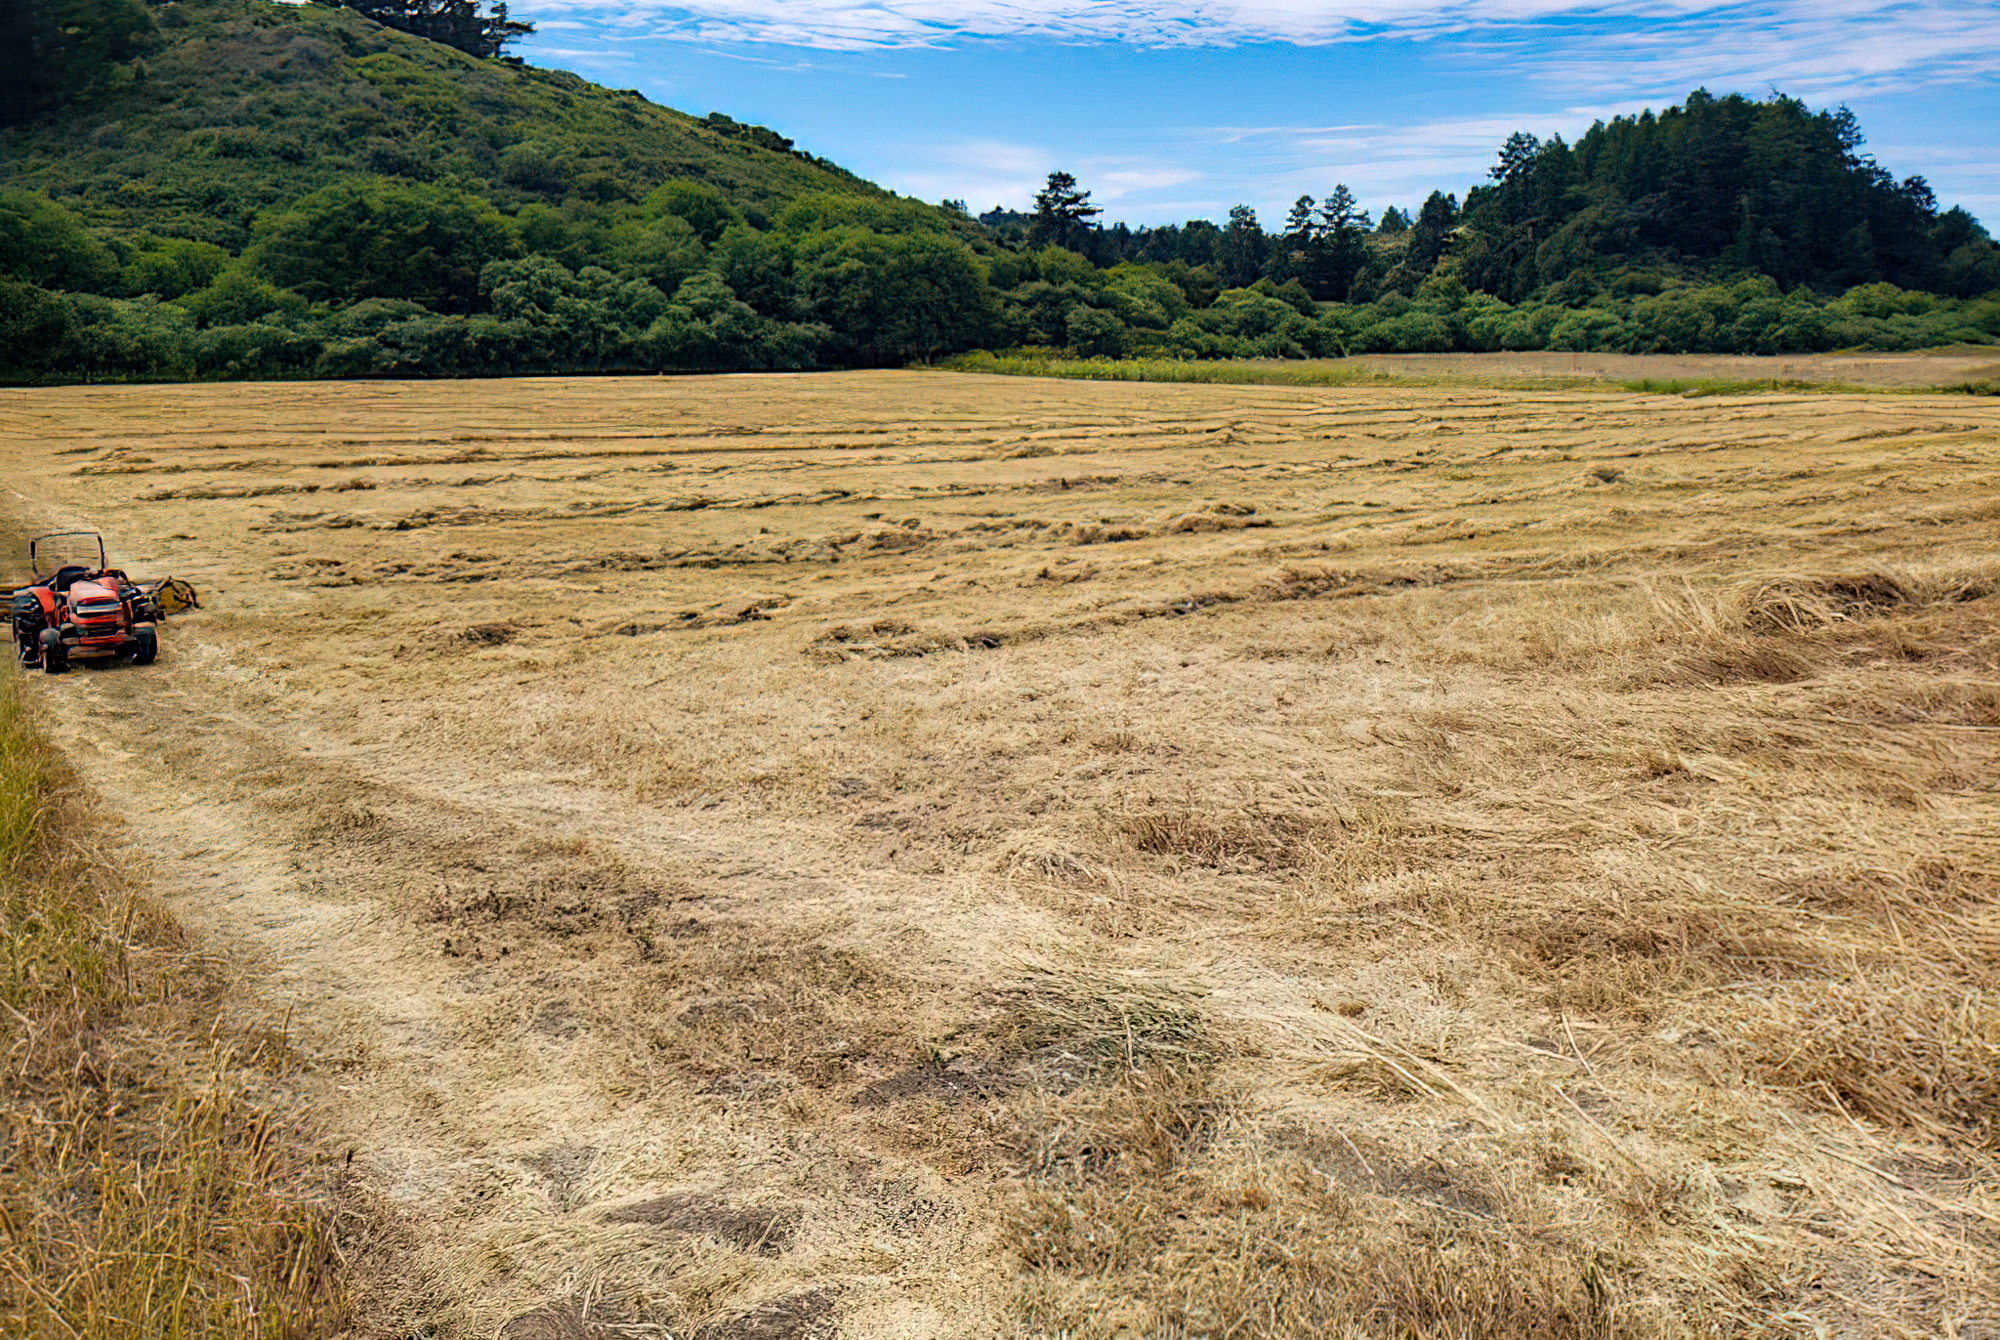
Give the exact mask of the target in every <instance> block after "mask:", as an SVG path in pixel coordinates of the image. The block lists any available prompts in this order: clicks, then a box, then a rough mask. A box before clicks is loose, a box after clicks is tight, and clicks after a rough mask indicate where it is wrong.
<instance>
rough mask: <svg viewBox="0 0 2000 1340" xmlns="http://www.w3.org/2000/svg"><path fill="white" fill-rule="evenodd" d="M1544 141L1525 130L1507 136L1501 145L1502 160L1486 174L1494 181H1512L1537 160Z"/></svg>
mask: <svg viewBox="0 0 2000 1340" xmlns="http://www.w3.org/2000/svg"><path fill="white" fill-rule="evenodd" d="M1541 151H1542V142H1541V141H1540V140H1538V139H1536V138H1535V137H1534V136H1533V135H1530V134H1529V133H1528V132H1527V131H1525V130H1517V131H1515V132H1514V133H1513V134H1512V135H1509V136H1508V137H1507V142H1506V143H1505V144H1503V145H1501V146H1500V161H1499V162H1498V163H1495V164H1494V165H1493V166H1492V167H1490V168H1488V169H1487V170H1486V175H1487V176H1489V177H1491V178H1492V179H1493V180H1494V181H1512V180H1513V179H1514V178H1515V177H1516V176H1519V175H1520V173H1521V172H1522V171H1523V170H1524V169H1525V168H1526V167H1527V166H1528V164H1530V163H1532V162H1534V161H1535V155H1537V154H1539V153H1541Z"/></svg>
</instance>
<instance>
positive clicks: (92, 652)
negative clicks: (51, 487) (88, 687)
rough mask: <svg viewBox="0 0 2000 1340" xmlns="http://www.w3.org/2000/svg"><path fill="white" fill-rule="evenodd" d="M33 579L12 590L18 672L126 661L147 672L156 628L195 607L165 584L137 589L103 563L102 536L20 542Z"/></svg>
mask: <svg viewBox="0 0 2000 1340" xmlns="http://www.w3.org/2000/svg"><path fill="white" fill-rule="evenodd" d="M28 563H29V566H31V567H32V568H33V569H34V571H35V580H34V581H32V582H30V583H28V585H26V586H22V587H17V588H16V589H15V591H14V645H15V648H16V650H17V651H18V652H19V653H20V658H21V664H22V665H24V666H30V667H32V666H36V665H39V666H41V667H42V669H43V670H46V671H47V672H48V673H49V674H52V675H58V674H61V673H62V672H63V671H65V670H67V669H69V663H70V662H71V661H73V660H97V661H102V662H105V663H107V664H108V663H110V662H112V661H115V660H117V659H119V658H120V657H124V656H130V657H131V658H132V663H133V664H134V665H151V664H152V663H153V660H154V658H155V657H157V656H158V655H159V654H160V634H159V630H158V627H157V625H158V623H159V621H160V620H161V619H163V618H164V617H166V615H167V614H168V613H170V612H173V611H176V610H181V609H186V608H189V607H190V606H193V605H194V604H195V603H196V602H195V598H194V588H192V587H190V586H189V585H188V584H187V583H186V582H180V581H175V580H174V579H173V578H171V577H170V578H168V579H167V580H166V581H163V582H153V583H150V584H147V585H141V584H140V583H138V582H135V581H133V580H132V579H131V578H129V577H127V576H126V575H125V574H124V573H123V572H121V571H119V570H118V569H117V568H110V567H106V566H105V564H104V537H103V536H101V535H99V534H97V533H96V532H95V531H65V532H61V533H58V534H54V535H42V536H38V537H36V538H35V539H32V540H30V541H28Z"/></svg>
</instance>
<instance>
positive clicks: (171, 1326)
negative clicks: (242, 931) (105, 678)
mask: <svg viewBox="0 0 2000 1340" xmlns="http://www.w3.org/2000/svg"><path fill="white" fill-rule="evenodd" d="M100 826H101V825H100V821H99V820H98V819H97V817H96V816H94V815H93V813H92V810H91V807H90V805H89V798H88V796H87V795H86V793H85V792H84V790H83V788H82V787H81V785H80V783H79V782H78V781H77V779H76V778H75V777H74V776H73V774H71V773H70V771H69V770H68V768H67V767H66V766H65V764H64V761H63V759H62V756H61V754H60V753H59V752H58V751H57V750H56V749H55V748H54V746H52V745H51V744H50V743H49V742H48V740H47V739H46V738H45V737H44V736H43V735H42V734H41V733H40V732H39V731H38V730H37V729H36V727H35V724H34V720H33V710H32V704H31V703H30V702H29V701H27V697H26V694H25V693H24V690H23V688H22V686H21V684H20V682H19V681H18V679H17V678H15V677H12V676H6V677H0V954H4V960H0V1133H4V1137H5V1139H6V1142H7V1143H6V1150H7V1157H6V1160H5V1163H4V1166H0V1334H5V1335H7V1336H9V1337H17V1338H18V1340H56V1338H57V1337H62V1338H63V1340H77V1338H78V1337H88V1340H127V1338H128V1337H129V1338H130V1340H139V1337H147V1340H182V1338H183V1337H185V1338H187V1340H193V1338H194V1337H207V1336H224V1335H227V1336H243V1337H259V1338H260V1340H266V1338H268V1340H299V1338H301V1337H307V1336H312V1335H317V1334H322V1333H327V1332H330V1331H331V1330H333V1329H335V1328H336V1327H337V1326H338V1324H339V1321H340V1318H341V1316H342V1314H343V1313H344V1311H345V1309H344V1307H343V1300H342V1298H341V1296H340V1290H339V1281H338V1276H337V1271H336V1270H335V1265H336V1262H337V1253H336V1251H335V1249H334V1245H333V1236H332V1226H333V1208H332V1206H331V1205H330V1203H329V1200H328V1197H327V1196H326V1195H325V1194H323V1193H316V1192H315V1191H314V1189H313V1188H312V1186H311V1174H310V1168H309V1158H308V1156H307V1153H308V1151H307V1146H306V1145H305V1143H304V1141H303V1139H302V1137H301V1135H300V1132H299V1130H298V1128H297V1127H295V1126H294V1125H292V1124H290V1123H288V1122H286V1121H284V1120H281V1119H279V1118H277V1117H275V1116H274V1115H273V1114H272V1113H271V1112H269V1111H267V1110H264V1109H262V1108H261V1107H260V1106H259V1104H258V1103H257V1102H256V1101H255V1100H254V1098H253V1097H252V1096H251V1094H250V1093H249V1092H248V1090H247V1088H246V1085H245V1084H244V1082H243V1076H244V1075H245V1074H246V1073H247V1072H245V1071H244V1070H242V1069H240V1068H239V1065H238V1061H237V1057H236V1055H235V1054H234V1052H233V1051H232V1049H231V1048H229V1047H228V1046H227V1045H219V1044H218V1043H217V1042H215V1041H214V1040H213V1039H214V1038H215V1037H216V1036H218V1034H219V1030H218V1029H217V1028H216V1020H215V1018H214V1017H213V1010H214V1005H213V997H214V996H215V995H216V994H217V993H216V992H214V991H213V990H212V989H194V988H196V987H197V983H196V981H195V980H194V977H195V973H194V970H193V967H192V964H191V962H190V956H189V954H188V946H187V944H186V943H185V941H184V939H183V938H182V936H181V934H180V932H179V930H178V928H177V927H176V926H175V925H174V923H173V922H172V921H171V919H170V918H168V917H166V916H165V915H164V914H163V913H161V912H160V911H159V910H158V909H155V908H152V907H150V906H148V905H147V904H145V903H144V902H143V901H142V900H140V899H138V898H137V897H135V895H134V894H133V893H132V891H131V890H129V889H127V888H126V887H125V886H124V885H123V883H122V882H121V881H120V879H119V878H118V875H117V872H116V871H115V870H114V869H113V868H112V867H111V866H110V865H109V863H108V862H106V861H105V860H104V859H103V858H102V857H101V856H100V855H99V854H98V853H97V852H96V851H95V850H94V849H93V847H92V845H91V840H92V838H93V836H94V835H95V833H96V832H97V831H98V830H99V829H100ZM202 985H205V984H202ZM188 1002H194V1003H192V1004H190V1003H188ZM279 1052H280V1055H281V1053H282V1048H280V1049H279ZM263 1059H266V1060H268V1059H269V1058H268V1057H267V1058H263ZM280 1063H282V1062H280Z"/></svg>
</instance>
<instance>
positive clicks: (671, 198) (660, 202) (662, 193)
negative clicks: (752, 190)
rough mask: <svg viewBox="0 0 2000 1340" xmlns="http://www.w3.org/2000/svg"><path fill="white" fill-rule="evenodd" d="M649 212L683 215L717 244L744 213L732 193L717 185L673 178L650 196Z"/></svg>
mask: <svg viewBox="0 0 2000 1340" xmlns="http://www.w3.org/2000/svg"><path fill="white" fill-rule="evenodd" d="M646 212H647V213H648V214H650V215H653V216H656V217H663V218H675V219H679V220H680V221H681V222H682V223H685V224H686V225H687V226H688V227H689V228H690V229H692V230H693V232H694V235H695V236H696V237H698V238H700V239H701V240H702V242H703V243H704V244H706V245H710V246H713V245H714V244H715V242H716V241H717V240H718V239H719V238H721V236H722V234H723V233H724V232H726V231H728V229H729V226H730V225H731V224H733V223H740V222H742V216H741V215H740V214H738V213H737V212H736V209H735V207H734V206H732V205H731V204H730V203H729V197H728V196H726V195H724V194H723V193H722V192H721V191H718V190H716V189H715V188H714V187H713V186H709V185H706V184H705V183H702V182H698V181H681V180H675V181H670V182H667V183H665V184H664V185H662V186H661V187H660V188H659V189H658V190H656V191H654V192H653V193H652V194H651V195H649V196H647V197H646Z"/></svg>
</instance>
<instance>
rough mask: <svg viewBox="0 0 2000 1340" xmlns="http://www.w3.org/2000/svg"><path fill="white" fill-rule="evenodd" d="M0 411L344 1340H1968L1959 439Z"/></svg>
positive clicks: (502, 399)
mask: <svg viewBox="0 0 2000 1340" xmlns="http://www.w3.org/2000/svg"><path fill="white" fill-rule="evenodd" d="M0 414H4V422H0V483H4V484H5V485H6V486H7V487H9V488H10V489H11V490H12V495H13V496H12V497H11V498H10V503H11V505H12V509H13V510H14V511H15V512H16V513H18V514H19V516H20V517H21V518H22V519H23V520H25V521H28V522H33V523H41V524H43V525H45V526H47V527H49V528H54V527H56V526H59V525H90V526H98V527H101V528H102V529H103V530H104V531H105V532H106V534H107V538H108V541H109V543H110V545H111V547H112V550H113V556H114V560H117V561H122V562H123V563H124V564H125V565H126V566H127V567H128V568H130V569H131V570H133V571H134V572H144V573H147V574H150V575H164V574H165V573H167V572H172V573H174V574H176V575H180V576H184V577H189V578H192V579H193V580H194V581H196V582H197V584H199V585H200V586H201V587H202V589H203V590H204V592H205V593H207V596H208V599H207V604H208V608H207V609H206V610H204V611H202V612H200V613H198V614H195V615H193V616H191V617H188V618H186V619H185V620H181V621H177V622H176V624H175V625H174V626H173V627H172V628H170V629H169V631H168V633H167V636H166V638H165V639H164V641H165V650H164V653H163V655H162V658H161V662H160V664H159V665H158V666H157V667H154V668H152V669H150V670H136V669H131V668H122V669H118V670H114V671H107V672H94V671H78V672H73V673H71V674H70V675H68V676H67V677H64V678H59V679H39V678H38V679H37V680H36V681H35V684H34V686H33V688H34V693H35V696H36V698H37V700H38V703H39V705H40V708H41V709H42V711H43V712H44V713H45V715H46V716H47V718H48V719H49V721H50V722H51V726H52V730H53V731H54V733H55V734H56V736H57V737H58V739H59V740H60V741H61V743H62V744H63V745H64V747H65V748H66V749H67V750H68V752H69V753H70V754H71V755H72V757H73V758H74V759H75V761H76V763H77V764H78V766H79V767H80V768H81V769H82V770H83V772H84V773H85V775H86V776H87V777H88V778H89V779H90V781H91V782H92V783H93V784H94V785H95V786H96V788H97V789H98V790H99V791H100V792H101V793H102V794H103V795H104V797H105V798H106V800H107V801H108V802H109V803H110V805H111V806H112V807H114V808H115V809H117V810H118V811H119V812H121V813H122V814H123V815H124V816H125V817H126V820H127V822H128V824H129V834H128V848H129V854H130V856H131V859H132V860H133V861H134V862H135V863H137V864H139V865H140V866H141V867H142V868H143V870H144V871H145V872H146V875H147V877H148V878H149V879H150V880H151V881H152V883H153V886H154V888H155V889H156V891H157V893H158V895H159V896H160V897H161V898H162V899H163V900H164V901H166V902H167V903H169V904H170V905H171V906H172V907H173V909H174V910H175V912H176V913H177V914H178V915H179V917H180V918H181V919H182V921H183V922H184V923H185V924H187V925H188V926H189V927H190V928H191V930H193V931H194V932H195V933H196V934H197V935H199V936H201V937H203V938H204V939H205V941H206V942H207V943H208V944H209V945H210V946H211V947H212V949H213V951H214V952H215V953H216V954H217V955H219V956H222V957H223V958H224V959H225V960H226V962H227V963H228V965H229V967H230V970H231V971H232V972H233V973H234V975H235V977H236V980H237V981H238V982H239V984H240V986H239V989H238V990H237V991H236V993H235V994H234V995H233V996H232V998H231V1000H230V1002H229V1004H228V1008H229V1009H230V1010H232V1011H234V1015H235V1018H236V1019H237V1021H238V1023H239V1024H240V1025H241V1026H242V1027H246V1028H253V1027H265V1028H269V1029H273V1030H281V1032H282V1036H283V1037H284V1038H285V1039H286V1040H287V1041H288V1043H289V1045H290V1047H291V1048H292V1053H293V1054H292V1056H291V1057H290V1059H289V1060H288V1061H287V1062H286V1064H285V1065H284V1066H283V1068H282V1072H281V1075H279V1076H274V1078H273V1084H274V1085H276V1086H279V1087H281V1088H284V1089H285V1090H286V1091H287V1092H289V1093H292V1094H293V1095H294V1096H295V1097H296V1099H297V1101H299V1102H300V1103H302V1104H304V1105H306V1106H308V1107H309V1108H310V1109H311V1110H312V1111H313V1112H314V1113H315V1114H316V1116H317V1117H318V1119H319V1120H320V1121H321V1122H322V1123H323V1124H324V1125H325V1127H326V1128H327V1129H328V1131H329V1132H330V1137H331V1138H332V1139H333V1141H334V1142H335V1143H334V1145H333V1150H334V1154H335V1157H334V1158H333V1161H332V1165H333V1166H332V1168H331V1169H330V1171H329V1175H330V1176H332V1177H335V1178H336V1179H337V1180H338V1183H339V1186H340V1187H341V1193H342V1194H343V1195H344V1196H345V1197H346V1198H347V1201H348V1204H349V1205H350V1206H351V1207H352V1210H353V1213H354V1214H356V1215H358V1216H361V1217H362V1218H364V1219H365V1220H367V1221H368V1222H369V1223H370V1224H371V1228H370V1229H369V1232H370V1234H371V1235H372V1236H371V1238H370V1241H372V1242H374V1243H375V1244H377V1245H376V1247H375V1248H374V1249H373V1250H371V1251H368V1252H362V1253H357V1254H356V1259H355V1262H354V1268H355V1270H356V1271H357V1272H358V1273H359V1276H360V1279H361V1283H362V1285H363V1289H364V1292H365V1293H366V1294H368V1295H369V1296H370V1297H371V1298H372V1300H373V1302H372V1306H373V1308H374V1311H373V1313H372V1314H371V1316H372V1320H371V1321H370V1322H369V1323H368V1326H367V1327H365V1328H364V1329H363V1330H362V1331H361V1332H360V1333H361V1334H369V1335H375V1334H380V1335H397V1336H403V1335H409V1334H413V1333H423V1334H427V1335H433V1336H440V1337H443V1336H465V1337H471V1336H491V1335H495V1334H499V1335H502V1336H506V1337H509V1340H545V1338H546V1340H553V1338H555V1337H564V1338H565V1340H575V1338H577V1337H603V1338H604V1340H608V1338H609V1337H613V1336H630V1335H671V1336H673V1337H676V1338H681V1337H705V1338H707V1340H724V1338H725V1337H729V1338H733V1340H805V1338H806V1337H816V1336H827V1335H833V1334H839V1335H841V1336H848V1337H909V1338H910V1340H920V1338H922V1337H933V1336H953V1337H957V1336H1046V1337H1055V1336H1068V1337H1109V1336H1127V1337H1139V1336H1163V1337H1169V1336H1170V1337H1197V1336H1208V1337H1221V1336H1238V1337H1253V1336H1255V1337H1265V1336H1269V1337H1301V1338H1303V1337H1309V1336H1310V1337H1320V1336H1336V1335H1357V1336H1358V1335H1369V1336H1399V1335H1426V1336H1471V1335H1527V1334H1535V1335H1554V1336H1579V1337H1581V1336H1610V1335H1648V1336H1652V1335H1661V1336H1665V1335H1682V1334H1695V1333H1701V1334H1730V1335H1794V1334H1796V1335H1808V1334H1816V1333H1817V1334H1829V1335H1904V1334H1924V1335H1937V1334H1945V1335H1956V1336H1959V1337H1966V1338H1967V1340H1969V1338H1970V1337H1973V1336H1979V1335H1984V1336H1992V1335H1994V1334H1996V1333H2000V1329H1996V1328H2000V1283H1996V1281H2000V1181H1996V1172H2000V1160H1996V1152H2000V994H1996V992H2000V793H1996V787H2000V768H1996V764H2000V664H1996V662H1997V661H2000V595H1997V594H1996V592H2000V530H1996V522H2000V404H1996V403H1995V402H1994V401H1992V400H1990V399H1974V398H1970V397H1932V396H1921V395H1910V394H1902V395H1895V396H1843V395H1833V394H1824V393H1822V394H1814V395H1809V396H1786V395H1768V396H1754V397H1706V398H1701V399H1682V398H1679V397H1673V396H1643V395H1632V394H1624V393H1611V392H1603V391H1588V390H1574V391H1566V390H1558V391H1520V390H1495V389H1483V388H1481V387H1478V386H1476V385H1453V386H1443V387H1433V388H1398V387H1353V388H1333V389H1310V390H1308V389H1290V388H1276V387H1216V386H1171V385H1132V384H1099V383H1084V382H1041V381H1035V380H1030V379H1019V378H979V377H970V376H953V375H944V374H925V373H916V372H908V373H900V372H881V373H857V374H843V375H821V376H799V377H783V376H761V377H717V378H700V379H631V380H569V381H564V380H551V381H526V382H513V383H494V382H475V383H455V384H383V383H375V384H344V385H297V386H220V387H129V388H97V389H90V388H84V389H69V390H50V391H33V392H8V393H6V399H5V401H4V402H0ZM383 1243H390V1244H393V1250H389V1249H384V1248H383V1247H382V1246H381V1244H383Z"/></svg>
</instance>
